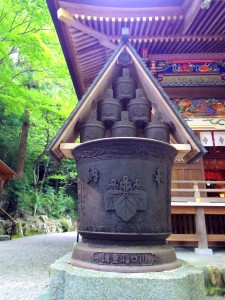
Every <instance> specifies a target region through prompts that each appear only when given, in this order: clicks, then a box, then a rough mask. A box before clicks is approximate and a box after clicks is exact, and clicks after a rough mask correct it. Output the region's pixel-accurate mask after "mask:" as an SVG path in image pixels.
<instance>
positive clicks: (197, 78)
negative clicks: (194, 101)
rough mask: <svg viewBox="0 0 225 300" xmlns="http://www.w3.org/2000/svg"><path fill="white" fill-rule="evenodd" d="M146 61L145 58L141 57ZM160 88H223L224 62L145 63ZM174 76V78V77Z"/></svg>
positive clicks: (224, 84)
mask: <svg viewBox="0 0 225 300" xmlns="http://www.w3.org/2000/svg"><path fill="white" fill-rule="evenodd" d="M143 60H145V61H146V58H144V57H143ZM146 65H147V67H148V68H149V69H150V70H151V71H152V74H153V75H154V76H155V77H156V78H157V80H158V81H159V82H161V84H162V86H164V87H167V86H168V87H169V86H171V87H172V86H225V61H224V60H221V61H213V60H211V61H208V62H204V61H200V62H196V61H194V62H190V63H187V62H182V61H173V62H166V61H151V60H149V61H146ZM175 75H176V76H175Z"/></svg>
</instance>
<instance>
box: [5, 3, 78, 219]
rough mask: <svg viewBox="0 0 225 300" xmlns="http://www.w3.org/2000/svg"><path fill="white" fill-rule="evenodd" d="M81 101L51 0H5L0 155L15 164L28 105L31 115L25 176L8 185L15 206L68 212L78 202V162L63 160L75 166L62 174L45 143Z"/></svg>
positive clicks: (10, 204)
mask: <svg viewBox="0 0 225 300" xmlns="http://www.w3.org/2000/svg"><path fill="white" fill-rule="evenodd" d="M76 101H77V100H76V95H75V92H74V89H73V86H72V83H71V79H70V76H69V74H68V70H67V66H66V63H65V60H64V57H63V54H62V51H61V48H60V45H59V42H58V38H57V36H56V32H55V30H54V26H53V23H52V20H51V17H50V15H49V12H48V9H47V6H46V3H45V0H3V1H1V0H0V130H1V131H0V132H1V134H0V150H1V151H0V159H2V160H4V161H5V162H6V163H7V164H8V165H9V166H10V167H11V168H13V169H15V166H16V160H17V156H18V150H19V149H18V145H19V141H20V133H21V124H22V123H23V121H24V120H23V119H22V118H23V117H22V116H24V114H23V112H24V110H27V111H28V112H29V116H30V128H29V134H28V146H27V151H26V160H25V168H24V174H23V177H22V179H20V180H18V179H15V180H14V181H12V182H11V183H9V184H8V188H7V189H5V199H6V202H7V203H8V210H9V211H10V210H13V209H15V207H19V208H20V210H21V211H23V210H26V209H28V208H29V207H31V208H32V209H33V212H34V213H35V212H36V211H41V210H44V209H46V211H47V212H49V213H53V214H56V212H57V210H58V212H59V213H66V212H68V211H67V207H66V205H63V203H65V202H66V201H67V202H68V203H67V204H68V206H69V207H71V206H74V205H75V204H74V201H73V203H72V202H71V199H69V198H68V197H70V196H69V195H67V192H68V186H69V184H68V182H69V181H68V180H70V181H72V182H73V184H74V179H71V178H72V176H75V173H74V172H73V171H72V168H74V163H73V162H65V163H64V164H63V165H65V168H66V170H69V169H70V172H69V174H70V175H68V174H67V175H66V180H64V179H62V178H60V179H59V178H57V176H59V177H60V176H62V174H64V171H62V170H63V169H62V166H60V165H57V164H56V163H55V162H53V161H51V160H50V159H49V157H48V156H47V155H46V152H45V147H46V145H47V144H48V143H49V142H50V140H51V139H52V138H53V137H54V135H55V134H56V132H57V130H58V129H59V128H60V127H61V126H62V123H63V122H64V121H65V119H66V118H67V117H68V115H69V113H70V111H71V110H72V109H73V107H74V106H75V104H76ZM54 176H55V179H53V178H54ZM68 176H69V177H68ZM68 178H69V179H68ZM67 181H68V182H67ZM70 183H71V182H70ZM71 184H72V183H71ZM46 197H47V198H46ZM47 199H48V200H47ZM57 199H58V200H57ZM60 199H61V200H60ZM62 199H64V200H62ZM57 201H58V203H57ZM60 203H61V204H60ZM57 207H58V208H57ZM63 209H64V212H63Z"/></svg>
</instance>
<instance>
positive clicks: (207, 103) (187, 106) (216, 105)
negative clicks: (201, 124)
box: [171, 98, 225, 119]
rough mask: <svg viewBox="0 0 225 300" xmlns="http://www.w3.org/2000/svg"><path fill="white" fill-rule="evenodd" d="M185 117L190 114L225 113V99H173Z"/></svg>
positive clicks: (195, 115) (211, 114)
mask: <svg viewBox="0 0 225 300" xmlns="http://www.w3.org/2000/svg"><path fill="white" fill-rule="evenodd" d="M171 101H172V103H173V104H174V105H175V106H176V108H177V109H178V111H179V112H180V113H181V114H182V115H183V117H184V118H185V119H188V118H189V117H190V116H193V117H200V116H212V117H216V116H218V117H219V116H221V115H224V114H225V99H189V98H186V99H172V100H171Z"/></svg>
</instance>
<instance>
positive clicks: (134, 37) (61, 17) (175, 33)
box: [47, 0, 225, 99]
mask: <svg viewBox="0 0 225 300" xmlns="http://www.w3.org/2000/svg"><path fill="white" fill-rule="evenodd" d="M47 3H48V6H49V10H50V12H51V15H52V18H53V21H54V24H55V27H56V30H57V33H58V36H59V40H60V42H61V45H62V48H63V51H64V54H65V58H66V61H67V64H68V68H69V70H70V74H71V77H72V80H73V83H74V86H75V90H76V92H77V96H78V98H79V99H80V98H81V97H82V95H83V94H84V93H85V91H86V90H87V88H88V87H89V86H90V84H91V83H92V82H93V80H94V79H95V77H96V76H97V74H98V73H99V72H100V70H101V69H102V67H103V66H104V64H105V63H106V62H107V61H108V59H109V57H110V56H111V54H112V53H113V50H114V49H115V48H116V46H117V45H118V44H119V42H120V38H121V29H122V27H128V28H129V30H130V37H129V38H130V42H131V44H132V46H133V47H134V48H135V49H136V51H137V52H138V53H139V52H140V51H141V49H143V48H147V49H148V51H149V52H150V55H153V56H155V55H157V57H158V58H159V59H160V57H163V56H165V57H167V55H168V54H169V55H175V56H176V55H177V54H185V55H187V57H188V55H192V54H193V53H195V54H196V53H198V54H201V55H202V56H203V57H204V56H207V57H210V58H212V59H215V60H219V59H225V54H224V52H225V3H224V1H220V0H211V1H210V0H208V1H205V0H194V1H193V0H151V1H148V0H140V1H135V0H123V1H116V0H110V1H109V0H94V1H93V0H63V1H59V0H47ZM207 4H210V6H209V7H208V8H207ZM202 8H203V9H202Z"/></svg>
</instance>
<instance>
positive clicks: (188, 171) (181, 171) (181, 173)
mask: <svg viewBox="0 0 225 300" xmlns="http://www.w3.org/2000/svg"><path fill="white" fill-rule="evenodd" d="M173 180H192V181H193V180H205V175H204V167H203V161H202V158H201V159H199V160H198V161H197V162H195V163H193V164H186V163H174V166H173V170H172V181H173ZM181 187H182V188H187V189H188V188H192V187H193V186H192V185H190V184H185V183H183V184H182V185H181V184H178V183H173V184H172V188H181ZM199 188H205V186H204V185H199ZM172 196H174V197H178V196H181V193H178V192H172ZM182 196H186V197H191V196H193V193H185V194H184V195H182Z"/></svg>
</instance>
